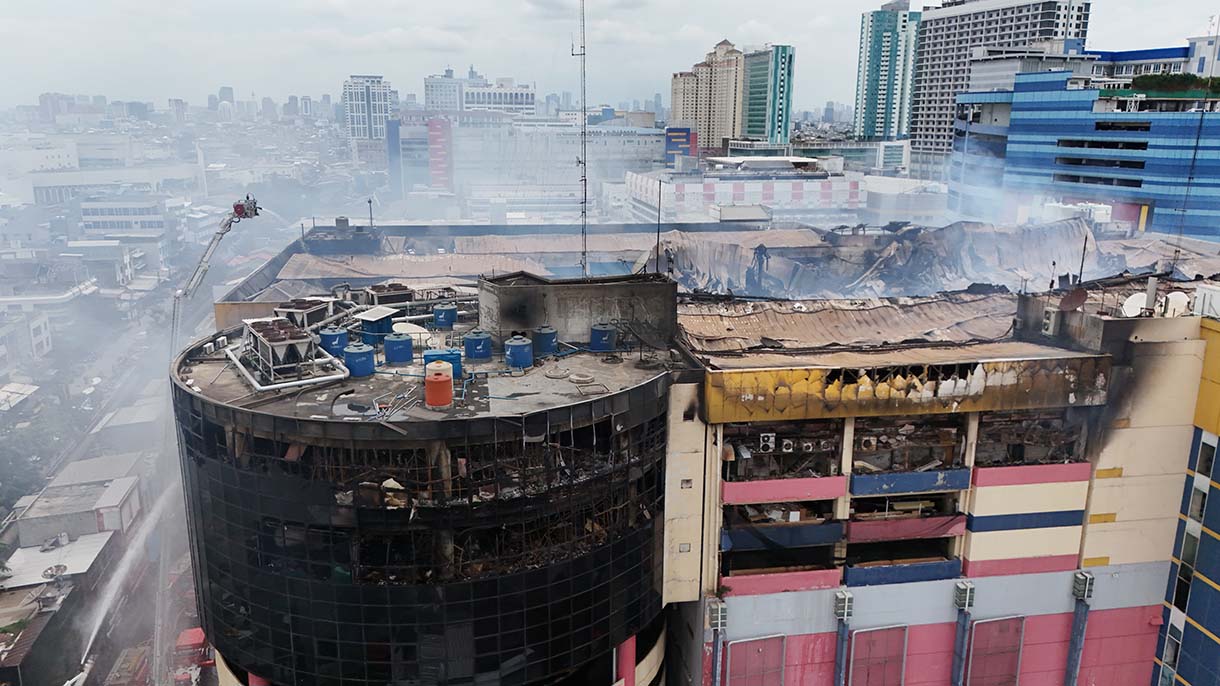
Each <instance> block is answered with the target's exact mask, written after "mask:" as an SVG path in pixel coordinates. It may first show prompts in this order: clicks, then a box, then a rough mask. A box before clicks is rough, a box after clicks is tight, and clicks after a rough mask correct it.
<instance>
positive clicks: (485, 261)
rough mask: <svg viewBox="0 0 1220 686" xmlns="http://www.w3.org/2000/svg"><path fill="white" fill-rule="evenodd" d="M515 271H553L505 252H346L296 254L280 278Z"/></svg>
mask: <svg viewBox="0 0 1220 686" xmlns="http://www.w3.org/2000/svg"><path fill="white" fill-rule="evenodd" d="M515 271H528V272H533V273H536V274H549V273H550V272H549V271H548V270H547V269H546V267H544V266H542V264H541V263H539V262H537V261H535V260H530V259H524V258H518V257H504V256H501V255H453V254H449V255H422V256H421V255H346V256H344V257H342V258H340V259H332V258H326V257H321V256H318V255H293V256H292V257H291V258H289V259H288V262H287V263H286V264H285V265H284V266H283V268H282V269H280V272H279V274H278V275H277V277H276V278H278V279H281V280H285V279H334V278H338V279H348V278H355V279H359V278H374V279H376V278H383V277H403V278H412V277H413V278H436V277H443V276H477V275H479V274H490V273H492V272H515Z"/></svg>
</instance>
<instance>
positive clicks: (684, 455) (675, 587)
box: [662, 384, 719, 603]
mask: <svg viewBox="0 0 1220 686" xmlns="http://www.w3.org/2000/svg"><path fill="white" fill-rule="evenodd" d="M698 403H699V386H698V384H681V385H675V386H672V387H671V388H670V390H669V420H668V421H669V427H668V428H669V444H668V446H669V447H668V452H667V453H666V456H665V543H664V545H665V585H664V587H663V591H662V600H663V602H666V603H675V602H687V601H692V600H698V599H699V592H700V570H701V569H702V567H703V557H704V554H705V551H704V550H703V548H702V545H703V543H704V536H703V504H704V503H703V498H704V485H705V473H706V469H705V464H704V460H705V455H706V444H707V442H708V438H709V434H710V429H709V427H708V425H707V424H704V423H703V421H702V420H701V419H700V417H699V413H698V412H697V411H694V412H692V411H691V410H692V409H694V408H697V406H698ZM687 415H690V416H692V417H693V419H690V420H686V419H684V418H683V417H684V416H687ZM683 481H689V488H683V487H682V483H683ZM713 540H714V542H715V544H716V545H719V538H718V537H714V538H713ZM682 546H687V550H686V551H685V552H682Z"/></svg>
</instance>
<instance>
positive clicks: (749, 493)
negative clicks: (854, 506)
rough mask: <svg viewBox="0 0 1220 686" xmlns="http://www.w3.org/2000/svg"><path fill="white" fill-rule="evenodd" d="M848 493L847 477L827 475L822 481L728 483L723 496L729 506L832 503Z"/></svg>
mask: <svg viewBox="0 0 1220 686" xmlns="http://www.w3.org/2000/svg"><path fill="white" fill-rule="evenodd" d="M846 493H847V477H846V476H824V477H822V478H820V479H772V480H769V481H733V482H727V481H726V482H725V483H724V484H723V485H722V487H721V497H722V498H723V499H724V504H725V505H753V504H757V503H788V502H799V501H802V500H832V499H834V498H838V497H839V496H842V495H845V494H846Z"/></svg>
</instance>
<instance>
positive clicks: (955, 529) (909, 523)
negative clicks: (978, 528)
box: [847, 514, 966, 543]
mask: <svg viewBox="0 0 1220 686" xmlns="http://www.w3.org/2000/svg"><path fill="white" fill-rule="evenodd" d="M965 533H966V515H960V514H959V515H945V516H943V517H912V518H910V519H890V520H884V521H871V522H848V523H847V541H848V542H849V543H865V542H869V541H904V540H908V539H914V538H948V537H950V536H963V535H965Z"/></svg>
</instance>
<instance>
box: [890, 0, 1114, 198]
mask: <svg viewBox="0 0 1220 686" xmlns="http://www.w3.org/2000/svg"><path fill="white" fill-rule="evenodd" d="M1090 6H1091V3H1090V2H1089V1H1088V0H1083V1H1082V0H1039V1H1037V2H1031V1H1030V0H947V1H946V2H945V4H944V5H943V6H942V7H938V8H931V9H928V10H925V11H924V12H923V16H922V18H921V22H920V26H919V41H918V46H917V48H916V55H915V87H914V90H913V98H912V104H911V174H912V175H913V176H917V177H919V178H925V179H939V178H942V177H943V175H944V171H945V167H946V165H947V162H948V159H949V154H950V153H951V152H952V148H953V116H954V107H955V104H954V103H955V99H956V98H957V96H958V94H959V93H963V92H965V91H967V90H969V87H970V57H971V53H972V52H973V50H974V48H977V47H981V46H1001V47H1004V46H1022V45H1029V44H1031V43H1035V42H1039V41H1047V40H1056V39H1060V40H1063V39H1068V40H1070V39H1080V40H1082V41H1083V40H1085V39H1086V38H1087V36H1088V31H1089V9H1090Z"/></svg>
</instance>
